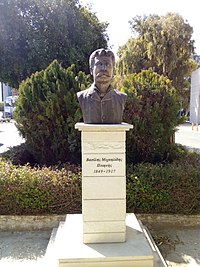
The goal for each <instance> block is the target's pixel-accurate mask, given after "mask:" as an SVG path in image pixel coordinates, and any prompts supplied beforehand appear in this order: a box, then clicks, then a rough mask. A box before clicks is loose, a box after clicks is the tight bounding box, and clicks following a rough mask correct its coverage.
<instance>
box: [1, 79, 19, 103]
mask: <svg viewBox="0 0 200 267" xmlns="http://www.w3.org/2000/svg"><path fill="white" fill-rule="evenodd" d="M16 95H18V92H17V90H15V89H14V88H12V87H10V86H9V85H7V84H5V83H1V82H0V102H2V101H3V102H4V101H5V99H6V97H8V96H16Z"/></svg>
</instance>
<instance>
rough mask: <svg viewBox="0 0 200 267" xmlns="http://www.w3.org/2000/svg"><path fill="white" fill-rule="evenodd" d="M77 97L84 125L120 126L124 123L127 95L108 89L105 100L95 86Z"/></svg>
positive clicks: (79, 93) (81, 92)
mask: <svg viewBox="0 0 200 267" xmlns="http://www.w3.org/2000/svg"><path fill="white" fill-rule="evenodd" d="M77 97H78V100H79V103H80V106H81V110H82V113H83V121H84V123H94V124H97V123H100V124H101V123H104V124H118V123H121V122H122V116H123V111H124V106H125V103H126V99H127V95H126V94H125V93H122V92H120V91H117V90H115V89H114V88H112V87H111V86H110V87H109V88H108V90H107V92H106V94H105V95H104V96H103V98H101V97H100V94H99V92H98V89H97V88H96V87H95V85H94V84H92V86H91V87H90V88H89V89H87V90H84V91H80V92H78V93H77Z"/></svg>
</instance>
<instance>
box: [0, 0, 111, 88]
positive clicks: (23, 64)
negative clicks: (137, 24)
mask: <svg viewBox="0 0 200 267" xmlns="http://www.w3.org/2000/svg"><path fill="white" fill-rule="evenodd" d="M106 28H107V23H101V22H100V21H99V20H98V18H97V17H96V15H95V14H94V13H92V12H91V11H89V10H88V9H87V8H85V7H82V6H81V5H80V4H79V1H78V0H0V80H1V81H3V82H8V83H9V84H10V85H12V86H15V87H18V85H19V83H20V82H21V81H22V80H23V79H25V78H26V77H28V76H30V75H31V74H32V73H34V72H36V71H40V70H42V69H45V68H46V67H47V66H48V65H49V64H50V63H51V62H52V61H53V60H54V59H57V60H58V61H59V62H60V63H62V65H63V66H64V67H68V66H70V65H71V64H76V68H77V70H82V71H85V72H86V73H87V72H88V70H89V68H88V57H89V55H90V54H91V52H93V51H94V50H95V49H97V48H100V47H107V41H108V37H107V34H106Z"/></svg>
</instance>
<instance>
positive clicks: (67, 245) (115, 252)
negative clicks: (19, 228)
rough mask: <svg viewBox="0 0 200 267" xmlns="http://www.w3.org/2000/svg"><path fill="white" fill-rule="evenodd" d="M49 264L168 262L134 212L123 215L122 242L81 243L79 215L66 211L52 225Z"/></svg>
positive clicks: (91, 266)
mask: <svg viewBox="0 0 200 267" xmlns="http://www.w3.org/2000/svg"><path fill="white" fill-rule="evenodd" d="M45 264H46V266H52V267H122V266H123V267H165V266H167V264H166V263H165V261H164V260H163V258H162V255H161V254H160V252H159V250H158V248H157V247H156V245H155V243H154V241H153V239H152V238H151V236H150V234H149V233H148V230H147V229H145V228H144V227H143V225H142V223H141V222H139V221H138V220H137V218H136V217H135V215H134V214H127V217H126V241H125V242H123V243H102V244H84V243H83V223H82V215H78V214H74V215H67V217H66V221H65V222H64V223H61V224H60V226H59V228H58V230H57V232H56V230H55V229H54V230H53V232H52V236H51V239H50V241H49V245H48V248H47V252H46V255H45Z"/></svg>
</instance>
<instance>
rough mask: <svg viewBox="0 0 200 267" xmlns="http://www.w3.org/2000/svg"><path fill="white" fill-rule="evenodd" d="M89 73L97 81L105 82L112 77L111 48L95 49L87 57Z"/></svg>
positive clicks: (113, 62)
mask: <svg viewBox="0 0 200 267" xmlns="http://www.w3.org/2000/svg"><path fill="white" fill-rule="evenodd" d="M89 65H90V73H91V74H92V75H93V78H94V81H95V82H97V83H104V82H105V83H107V82H109V81H111V79H112V77H113V71H114V66H115V56H114V53H113V52H112V51H111V50H107V49H103V48H101V49H97V50H95V51H94V52H93V53H92V54H91V55H90V59H89Z"/></svg>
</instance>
